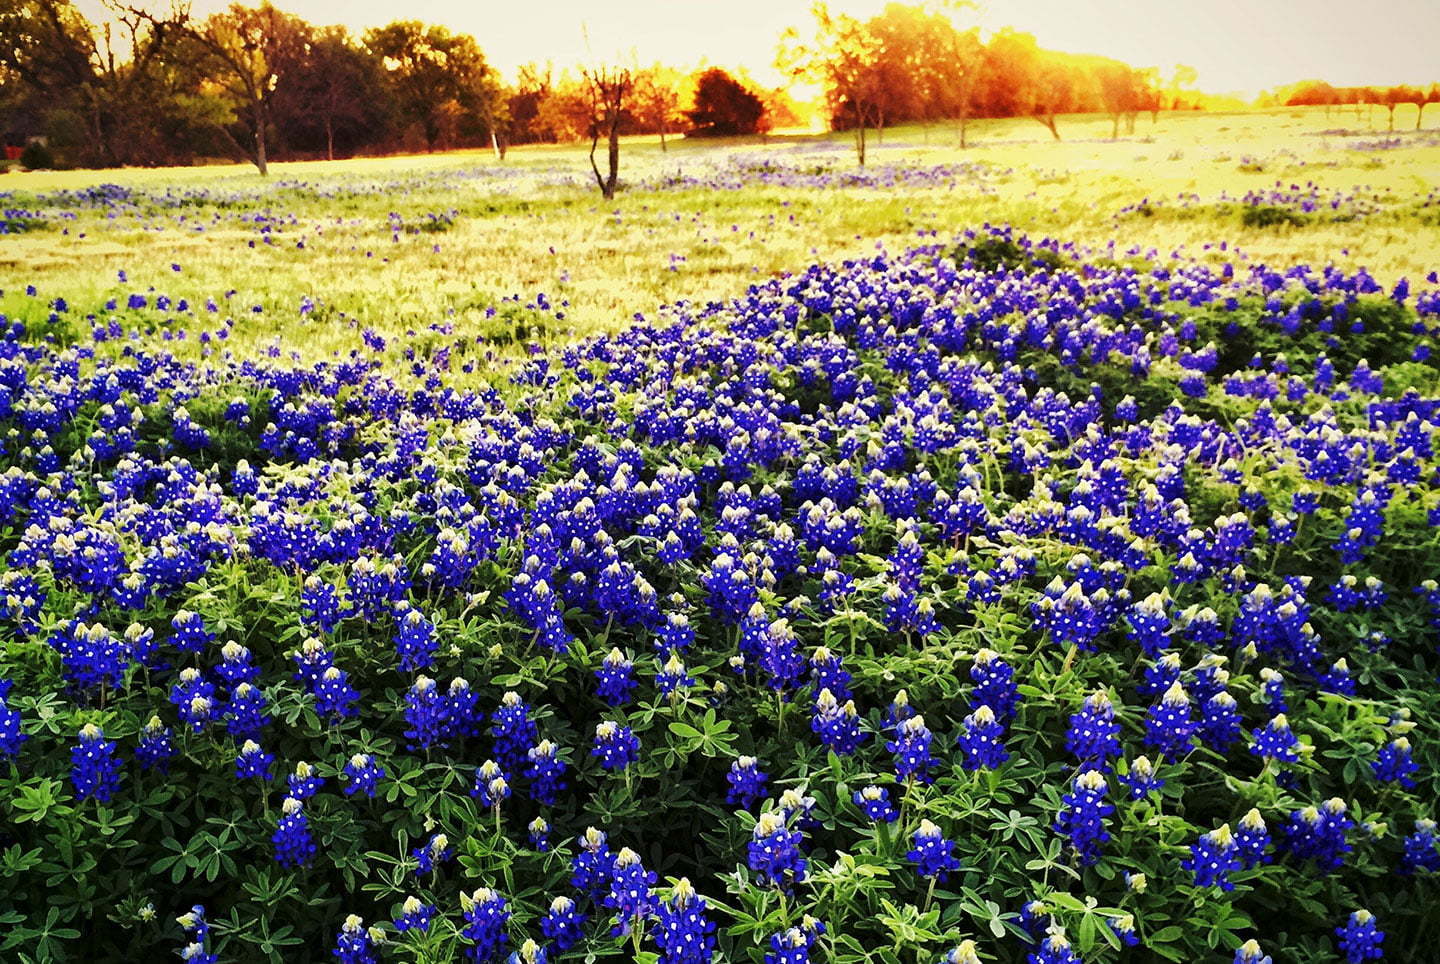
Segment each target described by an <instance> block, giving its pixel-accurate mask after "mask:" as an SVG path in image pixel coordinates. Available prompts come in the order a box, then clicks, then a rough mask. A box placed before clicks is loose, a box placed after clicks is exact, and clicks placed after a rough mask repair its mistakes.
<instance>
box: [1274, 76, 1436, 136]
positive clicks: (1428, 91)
mask: <svg viewBox="0 0 1440 964" xmlns="http://www.w3.org/2000/svg"><path fill="white" fill-rule="evenodd" d="M1265 100H1267V101H1269V102H1272V103H1276V104H1284V105H1285V106H1287V107H1326V108H1332V107H1346V106H1348V107H1354V108H1356V111H1357V113H1358V110H1359V108H1361V107H1366V108H1371V107H1383V108H1385V110H1386V111H1387V112H1388V114H1389V127H1390V130H1392V131H1393V130H1394V129H1395V108H1397V107H1399V106H1400V105H1402V104H1414V105H1415V129H1416V130H1417V131H1418V130H1419V129H1420V124H1421V122H1422V121H1423V120H1424V119H1425V105H1427V104H1440V84H1431V85H1430V86H1429V87H1421V86H1415V85H1411V84H1395V85H1393V86H1390V87H1334V86H1332V85H1330V84H1327V83H1326V82H1325V81H1323V80H1302V81H1300V82H1299V83H1296V84H1292V85H1290V86H1289V87H1283V88H1281V89H1280V90H1279V91H1277V92H1276V93H1274V94H1272V95H1270V96H1269V97H1268V98H1265Z"/></svg>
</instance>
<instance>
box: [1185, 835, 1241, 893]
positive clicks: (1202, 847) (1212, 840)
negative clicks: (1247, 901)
mask: <svg viewBox="0 0 1440 964" xmlns="http://www.w3.org/2000/svg"><path fill="white" fill-rule="evenodd" d="M1180 866H1181V867H1182V868H1183V869H1185V870H1188V871H1190V872H1191V873H1193V874H1194V875H1195V886H1196V887H1210V886H1212V885H1215V886H1219V888H1220V889H1221V890H1234V889H1235V885H1234V884H1232V883H1231V882H1230V872H1231V871H1232V870H1239V869H1240V860H1239V857H1238V855H1237V853H1236V846H1235V836H1234V834H1232V833H1231V832H1230V825H1229V824H1221V825H1220V828H1219V829H1218V830H1211V831H1210V832H1209V833H1203V834H1201V835H1200V839H1199V840H1198V841H1197V842H1195V843H1193V844H1191V845H1190V856H1189V857H1187V858H1186V859H1184V860H1182V861H1181V862H1180Z"/></svg>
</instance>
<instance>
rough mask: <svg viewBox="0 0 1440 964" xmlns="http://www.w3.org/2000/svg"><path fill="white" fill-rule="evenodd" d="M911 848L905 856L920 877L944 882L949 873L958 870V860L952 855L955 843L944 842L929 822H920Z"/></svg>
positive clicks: (938, 830)
mask: <svg viewBox="0 0 1440 964" xmlns="http://www.w3.org/2000/svg"><path fill="white" fill-rule="evenodd" d="M911 843H912V845H913V846H912V847H911V848H910V851H909V852H908V853H906V854H905V856H906V858H907V859H908V860H910V861H911V862H912V863H914V864H915V868H916V870H917V872H918V873H919V874H920V876H921V877H933V878H934V879H935V880H938V881H941V882H942V883H943V882H944V880H945V878H946V877H948V876H949V874H950V871H952V870H959V869H960V858H958V857H956V856H955V855H954V853H953V851H954V849H955V842H954V841H952V840H946V839H945V836H944V834H942V833H941V832H940V828H939V827H937V826H935V824H933V823H931V822H930V821H929V820H921V821H920V829H918V830H916V831H915V833H914V835H913V836H912V837H911Z"/></svg>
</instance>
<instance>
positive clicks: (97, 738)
mask: <svg viewBox="0 0 1440 964" xmlns="http://www.w3.org/2000/svg"><path fill="white" fill-rule="evenodd" d="M70 782H71V784H72V785H74V787H75V799H76V800H88V799H90V798H91V797H94V798H95V799H96V800H97V801H99V802H100V803H109V802H110V798H111V797H112V796H114V794H115V791H116V790H118V789H120V759H119V756H118V755H117V753H116V744H115V741H114V740H107V739H105V733H104V732H103V731H102V730H101V729H100V727H98V726H96V725H95V724H94V723H86V724H85V725H84V726H82V727H81V728H80V742H79V744H78V745H77V746H75V747H72V748H71V750H70Z"/></svg>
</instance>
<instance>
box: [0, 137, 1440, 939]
mask: <svg viewBox="0 0 1440 964" xmlns="http://www.w3.org/2000/svg"><path fill="white" fill-rule="evenodd" d="M1435 116H1436V117H1437V119H1440V111H1437V112H1436V115H1435ZM1382 117H1383V115H1382V114H1380V113H1379V112H1376V114H1375V117H1374V120H1375V123H1374V124H1371V123H1370V122H1369V120H1368V119H1367V118H1366V117H1365V116H1364V115H1363V114H1362V115H1356V114H1355V113H1352V112H1348V111H1347V112H1344V113H1340V112H1336V113H1333V114H1329V115H1327V113H1326V112H1325V111H1323V110H1319V109H1316V110H1313V111H1290V110H1285V111H1269V112H1266V111H1257V112H1247V113H1238V114H1228V115H1227V114H1199V113H1194V114H1183V115H1182V114H1162V115H1160V116H1159V117H1158V119H1156V120H1155V121H1154V122H1153V123H1152V122H1151V119H1150V118H1149V117H1148V116H1142V117H1140V118H1138V120H1137V123H1136V125H1135V129H1134V132H1133V133H1126V134H1124V136H1122V137H1120V138H1118V139H1115V140H1111V139H1110V137H1109V134H1110V121H1109V119H1108V118H1103V117H1085V118H1073V117H1072V118H1062V120H1061V122H1060V130H1061V133H1062V134H1063V136H1064V138H1065V139H1064V140H1062V141H1058V142H1057V141H1054V140H1052V139H1051V138H1050V134H1049V132H1048V131H1047V130H1045V129H1044V128H1043V127H1041V126H1040V125H1039V124H1037V123H1035V122H1033V121H1029V122H1024V121H994V122H990V121H985V122H977V123H975V124H974V125H973V126H972V129H971V132H970V133H971V138H972V140H973V144H972V146H970V147H969V148H968V149H965V150H961V149H960V148H959V147H958V146H957V144H956V132H955V130H954V129H953V128H952V127H950V126H942V125H936V126H933V127H930V128H928V129H923V128H918V127H917V128H906V129H899V130H891V131H887V132H886V133H885V136H884V138H883V142H882V143H879V144H877V145H876V146H874V148H873V149H872V151H871V154H870V158H871V162H870V164H869V165H868V166H867V167H866V168H865V169H863V170H861V169H858V168H857V167H856V164H855V159H854V153H853V151H852V150H851V145H850V142H849V139H848V138H847V137H845V136H819V135H817V136H775V137H771V138H768V139H766V140H763V141H755V142H743V143H741V142H732V143H707V144H696V143H686V142H683V141H682V142H678V143H674V144H672V146H671V148H670V149H669V150H668V151H662V150H661V147H660V145H659V144H658V143H653V142H649V141H630V142H627V143H626V144H625V145H624V149H623V154H622V174H623V178H624V189H623V191H622V192H621V193H620V195H619V196H618V197H617V199H616V200H615V201H613V202H609V203H602V202H601V201H600V200H599V194H598V192H597V190H596V188H595V186H594V184H593V183H592V181H591V179H590V174H589V167H588V162H587V159H586V150H585V148H584V147H583V146H564V147H544V148H521V149H516V150H513V151H512V152H511V153H510V155H509V157H507V158H506V159H505V160H504V161H503V162H498V161H497V160H495V159H494V158H493V157H491V156H490V155H488V154H485V153H479V152H475V153H451V154H444V155H434V156H421V157H394V158H383V159H356V160H347V161H341V162H333V163H295V164H277V165H275V166H274V169H273V174H272V176H271V177H270V178H269V179H268V180H264V179H261V178H259V177H258V176H256V175H255V174H254V173H252V172H251V171H249V170H247V169H245V168H242V167H236V166H206V167H196V168H193V169H187V170H120V171H103V172H91V171H68V172H55V173H14V172H12V173H8V174H5V175H3V176H0V192H3V198H0V289H3V291H0V315H3V316H5V317H4V318H0V322H3V323H4V324H3V327H0V559H3V560H4V566H3V567H0V961H5V962H9V961H15V962H17V964H41V962H51V961H58V962H64V961H134V960H159V959H162V958H163V959H166V960H174V959H177V958H176V957H175V954H176V953H177V952H178V955H179V958H178V959H183V960H185V961H189V962H191V964H220V962H224V964H251V962H256V964H259V962H264V964H294V962H302V961H331V960H335V959H339V960H341V961H344V962H348V964H378V962H379V961H381V960H384V961H387V962H408V964H443V962H452V961H456V960H460V959H462V957H463V958H464V959H467V960H471V961H476V962H481V964H498V962H500V961H506V962H507V964H578V962H580V961H584V962H586V964H590V962H594V961H602V960H603V961H634V962H640V964H712V962H720V964H729V962H737V964H741V962H745V964H811V962H813V964H981V962H984V964H1021V962H1022V961H1023V962H1025V964H1080V962H1085V964H1127V962H1132V961H1169V962H1176V964H1339V962H1341V961H1342V960H1343V961H1345V962H1346V964H1363V962H1365V961H1370V960H1378V959H1380V956H1379V955H1380V953H1381V948H1382V945H1383V952H1384V953H1385V954H1388V955H1389V956H1388V958H1386V959H1388V960H1391V961H1424V960H1433V959H1434V958H1431V957H1429V956H1427V952H1426V951H1424V947H1426V946H1429V945H1430V943H1432V942H1433V935H1434V933H1435V927H1436V912H1435V908H1436V907H1440V825H1437V822H1436V820H1437V818H1440V809H1437V801H1440V739H1437V738H1436V735H1435V732H1436V727H1435V720H1436V719H1437V717H1440V690H1437V688H1436V685H1435V681H1436V679H1437V677H1440V645H1437V644H1440V584H1437V582H1436V581H1435V579H1434V578H1432V577H1434V576H1435V575H1436V573H1437V572H1440V534H1437V530H1440V442H1437V440H1440V360H1437V359H1440V355H1437V354H1436V347H1437V346H1440V279H1437V278H1436V277H1435V274H1434V271H1435V269H1436V268H1437V267H1440V190H1437V189H1436V187H1435V185H1436V184H1440V131H1437V130H1435V129H1433V128H1431V129H1423V130H1419V131H1415V130H1404V131H1396V132H1394V133H1392V132H1389V131H1385V130H1380V129H1378V128H1379V127H1381V126H1383V125H1384V121H1383V119H1382ZM1397 121H1398V123H1399V125H1400V126H1402V127H1405V126H1409V125H1412V124H1413V123H1414V119H1413V114H1408V113H1407V112H1404V111H1402V112H1400V116H1399V117H1398V118H1397ZM1046 239H1053V240H1046ZM1427 276H1428V280H1427ZM752 285H753V286H754V287H753V288H751V287H750V286H752ZM747 289H748V290H747ZM637 318H643V319H645V321H646V323H643V324H637V323H636V319H637ZM600 333H614V334H615V336H614V337H587V336H593V335H598V334H600ZM812 952H813V956H812Z"/></svg>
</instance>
